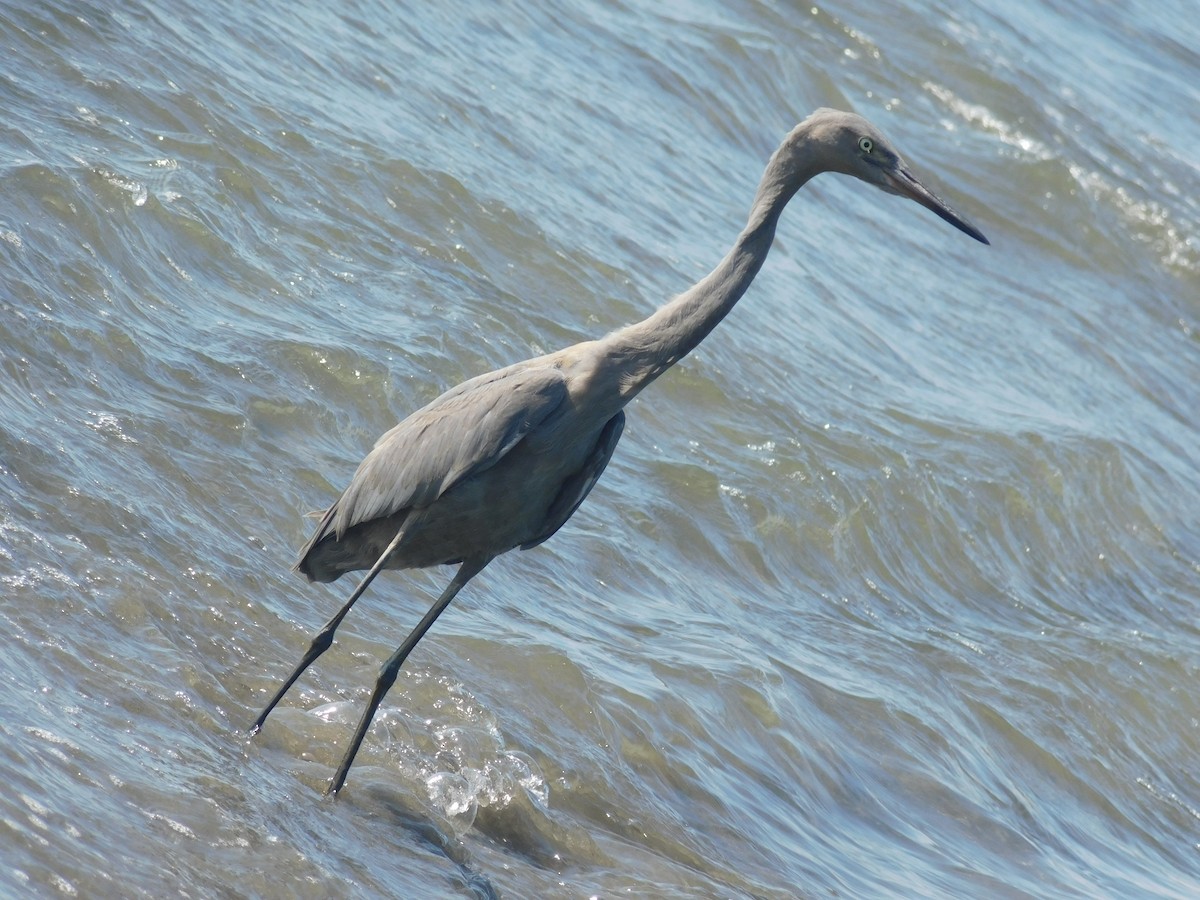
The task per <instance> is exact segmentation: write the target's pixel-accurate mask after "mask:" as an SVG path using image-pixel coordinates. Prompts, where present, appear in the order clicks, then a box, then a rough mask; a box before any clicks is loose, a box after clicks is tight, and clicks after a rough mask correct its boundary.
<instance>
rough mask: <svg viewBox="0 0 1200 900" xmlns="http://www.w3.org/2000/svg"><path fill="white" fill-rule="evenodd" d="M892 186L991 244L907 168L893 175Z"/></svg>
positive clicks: (976, 238)
mask: <svg viewBox="0 0 1200 900" xmlns="http://www.w3.org/2000/svg"><path fill="white" fill-rule="evenodd" d="M891 186H892V188H893V189H894V190H895V191H896V192H897V193H899V194H902V195H903V196H905V197H908V198H909V199H910V200H915V201H916V202H917V203H920V204H921V205H922V206H923V207H925V208H926V209H927V210H929V211H930V212H932V213H934V214H935V215H937V216H938V217H939V218H942V219H944V220H945V221H947V222H949V223H950V224H951V225H953V226H954V227H955V228H957V229H958V230H959V231H961V232H962V233H963V234H967V235H970V236H971V237H973V238H975V240H977V241H979V243H981V244H988V245H990V244H991V241H989V240H988V239H987V238H986V237H984V235H983V232H982V231H980V230H979V229H978V228H976V227H975V226H974V225H972V224H971V223H970V222H968V221H967V220H966V219H964V218H963V217H962V216H960V215H959V214H958V213H956V212H955V211H954V210H953V209H952V208H951V207H950V204H948V203H947V202H946V201H945V200H943V199H942V198H941V197H939V196H938V195H937V194H935V193H933V191H931V190H929V188H927V187H925V185H923V184H921V182H919V181H917V179H916V178H914V177H913V176H912V173H910V172H909V171H908V170H907V169H900V170H899V171H898V172H897V173H896V174H895V175H893V176H892V178H891Z"/></svg>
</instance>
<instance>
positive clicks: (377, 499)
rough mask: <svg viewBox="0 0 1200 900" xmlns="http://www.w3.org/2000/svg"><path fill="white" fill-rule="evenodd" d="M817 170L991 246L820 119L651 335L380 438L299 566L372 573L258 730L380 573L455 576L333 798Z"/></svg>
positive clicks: (360, 732)
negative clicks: (430, 637) (425, 653)
mask: <svg viewBox="0 0 1200 900" xmlns="http://www.w3.org/2000/svg"><path fill="white" fill-rule="evenodd" d="M821 172H838V173H841V174H845V175H852V176H854V177H857V178H859V179H861V180H863V181H866V182H868V183H869V184H874V185H875V186H877V187H879V188H881V189H883V190H885V191H887V192H889V193H895V194H899V195H901V196H905V197H908V198H910V199H912V200H915V201H916V202H918V203H920V204H921V205H922V206H925V207H926V208H928V209H930V210H932V211H933V212H934V213H936V214H937V215H938V216H940V217H941V218H943V219H945V220H946V221H947V222H949V223H950V224H952V225H954V226H955V227H956V228H958V229H960V230H962V231H963V232H965V233H966V234H968V235H970V236H971V237H973V238H975V239H976V240H978V241H981V242H982V243H985V244H986V243H987V239H986V238H985V237H984V236H983V234H982V233H980V232H979V231H978V230H977V229H975V228H974V226H972V225H970V224H969V223H967V222H966V221H965V220H964V219H962V218H961V217H960V216H959V215H958V214H957V213H955V212H954V211H953V210H952V209H951V208H950V207H949V206H947V205H946V204H945V203H944V202H943V201H941V200H940V199H938V198H937V197H936V196H934V195H933V194H932V193H930V192H929V191H928V190H927V189H926V188H925V187H924V186H922V185H921V184H920V182H918V181H917V180H916V179H915V178H914V177H913V176H912V174H911V173H910V172H909V171H908V168H907V166H906V165H905V163H904V162H903V160H902V159H901V157H900V156H899V154H898V153H896V151H895V150H894V149H893V148H892V146H891V144H890V143H889V142H888V141H887V139H886V138H884V136H883V135H882V134H881V133H880V132H879V131H878V129H876V128H875V127H874V126H873V125H871V124H870V123H869V122H867V121H866V120H865V119H863V118H862V117H861V116H857V115H854V114H853V113H846V112H838V111H836V110H830V109H820V110H817V111H816V112H815V113H813V114H812V115H811V116H809V117H808V118H807V119H805V120H804V121H803V122H801V123H800V124H799V125H797V126H796V127H795V128H794V129H793V130H792V131H791V133H790V134H788V136H787V137H786V138H785V139H784V141H783V143H782V144H781V145H780V147H779V149H778V150H776V151H775V153H774V155H773V156H772V157H771V160H770V162H769V163H768V164H767V168H766V171H765V172H764V174H763V177H762V180H761V181H760V183H759V186H758V191H757V193H756V195H755V199H754V203H753V205H752V206H751V209H750V216H749V219H748V221H747V223H746V226H745V228H743V229H742V232H741V233H740V234H739V235H738V237H737V240H736V241H735V242H734V245H733V247H732V249H730V251H729V253H728V254H726V256H725V258H724V259H722V260H721V262H720V263H719V264H718V265H717V267H716V268H715V269H713V271H712V272H710V273H709V274H708V275H707V276H705V277H704V278H703V279H701V280H700V281H699V282H698V283H697V284H695V285H694V286H692V287H691V288H690V289H688V290H687V291H685V292H684V293H682V294H680V295H679V296H678V297H676V298H675V299H673V300H672V301H670V302H669V303H667V304H666V305H664V306H663V307H661V308H660V309H658V310H657V311H656V312H655V313H654V314H652V315H651V316H650V317H649V318H647V319H645V320H644V321H642V322H638V323H635V324H633V325H629V326H627V327H625V328H622V329H619V330H618V331H614V332H612V333H611V334H609V335H607V336H606V337H603V338H600V339H599V340H593V341H584V342H582V343H579V344H575V345H573V346H571V347H567V348H565V349H563V350H559V351H557V352H555V353H550V354H547V355H545V356H541V357H537V358H536V359H531V360H526V361H525V362H520V363H517V364H515V365H512V366H509V367H507V368H504V369H499V370H497V371H495V372H490V373H487V374H485V375H480V376H478V377H476V378H472V379H470V380H469V381H466V382H463V383H462V384H460V385H459V386H458V387H455V388H452V389H450V390H449V391H447V392H446V393H444V394H442V395H441V396H440V397H438V398H437V399H436V400H434V401H433V402H432V403H430V404H428V405H427V406H425V407H423V408H422V409H419V410H417V411H416V412H414V413H413V414H412V415H410V416H409V417H408V418H406V419H404V420H403V421H402V422H400V424H398V425H397V426H396V427H395V428H393V429H392V430H391V431H389V432H387V433H386V434H384V435H383V436H382V437H381V438H380V439H379V440H378V442H377V443H376V444H375V447H374V449H372V450H371V452H370V453H368V454H367V456H366V458H364V459H363V461H362V463H361V464H360V465H359V467H358V470H357V471H356V472H355V473H354V477H353V478H352V479H351V480H350V485H349V486H348V487H347V488H346V490H345V492H343V494H342V495H341V497H339V498H338V499H337V501H336V502H334V504H333V505H332V506H331V507H329V509H328V511H326V513H325V515H324V517H323V518H322V520H321V523H320V524H319V525H318V526H317V529H316V531H315V532H314V534H313V536H312V538H311V539H310V540H309V542H308V543H307V544H306V545H305V546H304V548H303V549H302V550H301V552H300V560H299V562H298V563H297V564H296V568H297V569H298V570H299V571H300V572H302V573H304V574H305V575H306V576H307V577H308V578H309V579H310V580H313V581H333V580H335V579H337V578H338V577H339V576H341V575H343V574H345V573H346V572H351V571H358V570H362V569H367V570H368V572H367V575H366V576H365V577H364V578H363V580H362V582H361V583H360V584H359V586H358V587H357V588H356V589H355V591H354V593H353V594H351V596H350V598H349V599H348V600H347V601H346V603H345V604H344V605H343V606H342V607H341V609H339V611H338V612H337V614H335V615H334V617H333V618H332V619H330V620H329V622H327V623H326V624H325V626H324V627H323V628H322V629H321V630H320V631H319V632H318V633H317V634H316V636H314V638H313V641H312V644H311V646H310V647H309V649H308V651H307V652H306V653H305V655H304V657H303V658H302V659H301V661H300V663H299V665H298V666H297V667H296V668H295V670H293V672H292V674H291V675H290V676H289V678H288V679H287V680H286V681H285V682H284V684H283V685H282V686H281V687H280V689H279V690H278V691H277V693H276V694H275V696H274V697H273V698H272V700H271V701H270V702H269V703H268V704H267V706H266V708H265V709H264V710H263V712H262V714H261V715H260V716H259V717H258V720H257V721H256V722H255V724H254V727H253V729H252V733H253V732H257V731H258V730H259V729H260V728H261V727H262V724H263V722H264V721H265V720H266V718H267V715H268V714H269V713H270V711H271V710H272V709H273V708H274V707H275V705H276V704H277V703H278V702H279V700H280V699H281V698H282V697H283V695H284V694H285V693H286V692H287V690H288V688H289V687H291V685H292V684H293V683H294V682H295V680H296V679H297V678H299V676H300V674H301V673H302V672H303V671H304V670H305V669H306V668H307V667H308V666H309V665H310V664H311V663H312V662H313V661H314V660H315V659H316V658H317V657H318V656H320V655H321V653H323V652H324V651H325V650H326V649H328V647H329V646H330V645H331V644H332V641H333V634H334V632H335V631H336V629H337V627H338V625H339V624H341V621H342V619H343V618H344V617H345V615H346V614H347V613H348V612H349V610H350V607H351V606H353V604H354V602H355V601H356V600H357V599H358V598H359V597H360V596H361V595H362V593H363V591H364V590H366V587H367V585H368V584H370V582H371V580H372V579H373V578H374V577H375V576H376V575H377V574H378V573H379V572H380V571H381V570H382V569H385V568H386V569H408V568H422V567H426V566H433V565H439V564H445V563H453V564H458V565H459V569H458V571H457V572H456V574H455V576H454V578H453V579H452V580H451V582H450V584H449V585H448V586H447V587H446V589H445V591H443V593H442V595H441V596H440V597H439V598H438V600H437V601H436V602H435V603H434V605H433V606H432V607H431V608H430V610H429V612H428V613H426V615H425V617H424V618H423V619H422V621H421V623H420V624H419V625H418V626H417V628H415V629H414V630H413V632H412V633H411V634H410V635H409V636H408V638H407V639H406V640H405V642H404V643H403V644H401V646H400V647H399V648H398V649H397V650H396V652H395V653H394V654H393V655H392V656H391V657H390V658H389V659H388V661H387V662H386V663H385V664H384V666H383V668H382V670H381V671H380V675H379V678H378V680H377V682H376V685H375V689H374V691H373V693H372V697H371V700H370V702H369V703H368V705H367V709H366V710H365V711H364V713H363V715H362V717H361V718H360V720H359V723H358V727H357V729H356V731H355V734H354V737H353V739H352V740H351V743H350V746H349V748H348V749H347V751H346V753H345V755H344V757H343V759H342V762H341V765H340V766H339V768H338V771H337V773H336V774H335V776H334V778H333V780H332V782H331V783H330V786H329V790H328V792H330V793H336V792H337V791H338V790H339V789H340V788H341V786H342V784H343V783H344V782H345V778H346V773H347V772H348V771H349V768H350V765H351V763H352V762H353V760H354V755H355V753H357V751H358V747H359V745H360V744H361V743H362V739H363V737H364V736H365V734H366V731H367V728H368V727H369V726H370V723H371V719H372V718H373V717H374V714H375V710H376V709H377V708H378V706H379V703H380V702H381V701H382V699H383V696H384V695H385V694H386V693H387V691H388V689H389V688H390V687H391V685H392V683H393V682H394V681H395V678H396V675H397V673H398V672H399V669H400V666H401V665H402V664H403V662H404V659H405V658H406V657H407V655H408V653H409V652H410V651H411V650H412V648H413V647H414V646H415V645H416V644H417V642H418V641H419V640H420V639H421V637H422V636H423V635H424V634H425V632H426V631H427V630H428V628H429V626H430V625H432V624H433V621H434V620H435V619H436V618H437V617H438V615H440V614H441V612H442V610H444V609H445V608H446V606H447V605H449V603H450V601H451V600H452V599H453V598H454V596H455V595H456V594H457V593H458V591H459V590H460V589H461V588H462V587H463V586H464V585H465V584H466V583H467V582H468V581H469V580H470V579H471V578H472V577H474V576H475V575H476V574H478V573H479V571H480V570H482V569H483V567H484V566H486V565H487V564H488V563H489V562H490V561H491V560H492V559H494V558H495V557H496V556H498V555H499V554H501V553H504V552H506V551H508V550H512V549H514V548H518V547H519V548H521V549H528V548H530V547H534V546H536V545H537V544H540V543H541V542H542V541H544V540H546V539H547V538H548V537H550V536H551V535H553V534H554V533H555V532H556V531H557V530H558V529H559V528H560V527H562V525H563V523H564V522H566V521H567V519H569V518H570V517H571V515H572V514H573V513H574V512H575V510H576V509H577V508H578V507H579V504H580V503H582V502H583V500H584V498H585V497H587V495H588V493H589V492H590V491H591V489H592V487H593V486H594V485H595V484H596V481H597V480H598V479H599V477H600V475H601V473H602V472H603V471H604V468H605V466H606V465H607V464H608V461H609V460H610V459H611V458H612V454H613V451H614V450H615V449H616V445H617V441H618V440H619V439H620V436H621V431H622V429H623V427H624V423H625V415H624V412H623V411H622V410H623V409H624V407H625V405H626V404H628V403H629V401H630V400H631V399H633V397H635V396H636V395H637V394H638V393H639V392H640V391H641V390H642V389H643V388H645V387H646V385H648V384H650V382H652V381H653V380H654V379H655V378H657V377H658V376H659V375H661V374H662V373H663V372H664V371H666V370H667V369H668V368H670V366H672V365H673V364H674V363H676V362H677V361H678V360H679V359H681V358H682V357H683V356H685V355H686V354H687V353H689V352H690V351H691V350H692V349H694V348H695V347H696V345H697V344H699V343H700V341H702V340H703V339H704V337H705V336H706V335H707V334H708V333H709V332H710V331H712V329H713V328H714V327H716V325H717V324H718V323H719V322H720V321H721V320H722V319H723V318H724V317H725V316H726V315H727V314H728V312H729V311H730V310H731V309H732V308H733V306H734V304H735V303H737V301H738V300H739V298H740V297H741V296H742V295H743V294H744V293H745V291H746V289H747V288H748V287H749V285H750V283H751V281H753V279H754V276H755V275H756V274H757V273H758V270H759V268H760V267H761V266H762V263H763V260H764V259H765V258H766V255H767V252H768V250H769V249H770V246H771V242H772V240H773V238H774V235H775V228H776V225H777V223H778V221H779V216H780V213H782V211H783V208H784V206H785V205H786V204H787V202H788V200H790V199H791V198H792V196H793V195H794V194H795V193H796V191H798V190H799V189H800V188H801V187H802V186H803V185H804V184H805V183H806V182H807V181H808V180H809V179H810V178H812V177H813V176H815V175H817V174H819V173H821Z"/></svg>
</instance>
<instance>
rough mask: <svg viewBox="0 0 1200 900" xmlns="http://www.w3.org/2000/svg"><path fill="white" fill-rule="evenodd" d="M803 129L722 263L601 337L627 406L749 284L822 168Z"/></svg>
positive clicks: (784, 148) (786, 147) (767, 178)
mask: <svg viewBox="0 0 1200 900" xmlns="http://www.w3.org/2000/svg"><path fill="white" fill-rule="evenodd" d="M802 127H803V125H801V126H798V127H797V130H796V131H793V132H792V134H790V135H789V136H788V139H787V140H785V141H784V143H783V144H782V145H781V146H780V148H779V149H778V150H776V151H775V154H774V155H773V156H772V157H771V161H770V162H769V163H768V164H767V169H766V171H765V172H764V173H763V177H762V180H761V181H760V182H759V185H758V191H757V193H756V194H755V197H754V204H753V206H752V207H751V208H750V216H749V219H748V220H747V222H746V227H745V228H743V229H742V232H741V234H739V235H738V237H737V240H736V241H735V242H734V245H733V247H732V248H731V249H730V251H729V252H728V253H727V254H726V255H725V258H724V259H722V260H721V262H720V263H718V264H717V267H716V268H715V269H713V270H712V271H711V272H709V273H708V275H706V276H705V277H704V278H702V279H701V280H700V281H699V282H697V283H696V284H694V285H693V286H692V287H690V288H689V289H688V290H686V291H684V292H683V293H682V294H680V295H679V296H678V297H676V298H675V299H673V300H671V301H670V302H669V303H667V304H666V305H664V306H662V307H660V308H659V309H658V310H657V311H656V312H655V313H654V314H653V315H651V316H650V317H649V318H647V319H645V320H643V321H641V322H637V323H635V324H633V325H628V326H626V327H625V328H622V329H620V330H618V331H614V332H613V333H612V334H610V335H608V336H607V337H606V338H603V339H602V340H601V341H600V343H601V344H602V345H603V346H604V349H605V356H606V357H607V358H608V361H609V362H610V363H611V364H614V365H615V366H616V368H617V369H618V370H619V371H620V372H621V376H620V379H619V384H620V395H621V396H620V402H621V403H622V405H623V404H624V403H627V402H629V400H631V399H633V397H634V396H635V395H636V394H637V393H638V392H639V391H641V390H642V388H644V387H645V386H646V385H648V384H649V383H650V382H652V381H653V380H654V379H655V378H657V377H658V376H659V375H661V374H662V373H663V372H665V371H666V370H667V369H668V368H670V367H671V366H672V365H674V364H675V363H676V362H678V361H679V360H680V359H682V358H683V357H684V356H686V355H687V354H688V353H690V352H691V351H692V350H693V349H695V347H696V345H697V344H699V343H700V342H701V341H702V340H704V338H705V337H706V336H707V335H708V333H709V332H710V331H712V330H713V329H714V328H715V327H716V326H717V324H718V323H719V322H720V321H721V320H722V319H724V318H725V316H727V315H728V314H729V311H730V310H731V309H733V307H734V305H735V304H736V303H737V302H738V300H740V299H741V297H742V295H743V294H744V293H745V292H746V289H747V288H748V287H750V283H751V282H752V281H753V280H754V276H755V275H757V274H758V270H759V269H760V268H762V264H763V261H764V260H765V259H766V256H767V251H769V250H770V249H771V243H772V241H773V240H774V238H775V226H776V225H777V224H778V222H779V215H780V213H782V212H783V208H784V206H786V205H787V202H788V201H789V200H790V199H791V198H792V197H793V196H794V195H795V193H796V191H798V190H799V189H800V188H801V187H802V186H803V185H804V183H805V182H806V181H808V179H809V178H811V177H812V176H813V175H815V174H816V172H817V171H819V170H818V169H817V168H816V167H815V166H813V165H811V164H810V161H808V160H806V159H805V158H804V156H803V154H802V153H800V152H798V151H799V150H800V149H802V148H803V141H801V140H797V138H799V137H800V135H799V134H798V131H799V129H800V128H802Z"/></svg>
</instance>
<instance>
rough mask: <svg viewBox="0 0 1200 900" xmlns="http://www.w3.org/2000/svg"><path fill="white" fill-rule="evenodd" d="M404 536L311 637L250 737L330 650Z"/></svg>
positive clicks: (401, 536) (401, 533)
mask: <svg viewBox="0 0 1200 900" xmlns="http://www.w3.org/2000/svg"><path fill="white" fill-rule="evenodd" d="M404 534H405V531H404V529H403V528H401V529H400V530H399V531H398V532H397V533H396V536H395V538H393V539H392V542H391V543H390V544H388V546H387V549H386V550H384V551H383V554H382V555H381V556H380V557H379V559H378V560H376V562H375V565H373V566H372V567H371V570H370V571H369V572H367V574H366V576H365V577H364V578H363V580H362V581H360V582H359V584H358V587H356V588H355V589H354V593H353V594H351V595H350V599H349V600H347V601H346V604H345V605H344V606H343V607H342V608H341V609H339V610H338V611H337V613H336V614H335V615H334V617H333V618H332V619H330V620H329V621H328V622H326V623H325V624H324V625H323V626H321V630H320V631H318V632H317V633H316V634H315V635H313V639H312V644H311V645H310V646H309V648H308V650H307V651H305V653H304V657H303V659H301V660H300V664H299V665H298V666H296V668H295V670H294V671H293V672H292V674H291V675H289V676H288V677H287V680H286V681H284V683H283V686H282V687H280V688H279V690H278V691H276V692H275V696H274V697H272V698H271V702H270V703H268V704H267V708H266V709H264V710H263V711H262V712H261V713H260V714H259V716H258V718H257V719H255V720H254V725H253V727H251V729H250V734H251V735H255V734H258V732H259V729H261V728H262V727H263V722H265V721H267V716H268V715H270V713H271V710H273V709H274V708H275V705H276V704H277V703H278V702H279V701H280V700H282V699H283V695H284V694H286V693H287V692H288V688H290V687H291V686H292V685H293V684H295V683H296V679H297V678H299V677H300V676H301V675H302V674H304V670H305V669H307V668H308V667H309V666H311V665H312V664H313V661H314V660H316V658H317V657H318V656H320V655H321V654H322V653H324V652H325V651H326V650H328V649H329V648H330V646H331V645H332V644H333V633H334V632H335V631H337V628H338V626H339V625H341V624H342V619H344V618H346V613H348V612H350V607H352V606H353V605H354V602H355V601H356V600H358V598H359V597H361V596H362V595H363V591H365V590H366V589H367V585H369V584H370V583H371V581H372V580H373V579H374V578H375V576H376V575H378V574H379V573H380V572H381V571H382V570H383V564H384V563H386V562H387V559H388V557H389V556H391V555H392V553H394V552H395V550H396V548H397V547H399V546H400V541H401V540H403V539H404Z"/></svg>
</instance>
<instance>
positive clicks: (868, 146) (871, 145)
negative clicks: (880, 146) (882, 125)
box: [858, 137, 875, 153]
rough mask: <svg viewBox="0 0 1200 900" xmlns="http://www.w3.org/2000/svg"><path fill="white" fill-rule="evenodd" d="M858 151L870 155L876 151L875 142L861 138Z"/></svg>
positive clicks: (867, 138)
mask: <svg viewBox="0 0 1200 900" xmlns="http://www.w3.org/2000/svg"><path fill="white" fill-rule="evenodd" d="M858 149H859V150H861V151H862V152H863V153H870V152H871V151H872V150H874V149H875V142H874V141H873V140H871V139H870V138H869V137H860V138H859V139H858Z"/></svg>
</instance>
